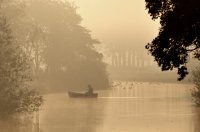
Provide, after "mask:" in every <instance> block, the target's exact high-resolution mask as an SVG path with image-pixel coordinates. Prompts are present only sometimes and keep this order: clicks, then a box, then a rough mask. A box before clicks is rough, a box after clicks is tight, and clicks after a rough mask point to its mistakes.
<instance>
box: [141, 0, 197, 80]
mask: <svg viewBox="0 0 200 132" xmlns="http://www.w3.org/2000/svg"><path fill="white" fill-rule="evenodd" d="M145 1H146V8H147V9H148V11H149V14H150V15H151V16H152V18H153V19H158V18H159V19H160V24H161V28H160V29H159V34H158V36H157V37H156V38H155V39H154V40H153V41H152V42H151V43H149V44H147V45H146V48H147V49H148V50H149V52H150V53H151V54H152V56H154V57H155V61H157V63H158V65H159V66H160V67H161V69H162V70H163V71H166V70H173V69H174V68H177V69H178V74H179V78H178V80H182V79H183V78H184V77H185V76H186V75H187V74H188V71H187V66H186V63H187V62H188V61H189V54H190V53H191V52H192V53H193V54H194V56H195V58H197V59H199V60H200V52H199V48H200V7H199V5H200V1H199V0H192V1H190V0H145Z"/></svg>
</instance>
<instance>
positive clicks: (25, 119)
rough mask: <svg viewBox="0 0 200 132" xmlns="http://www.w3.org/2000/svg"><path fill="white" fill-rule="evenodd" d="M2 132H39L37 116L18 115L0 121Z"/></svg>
mask: <svg viewBox="0 0 200 132" xmlns="http://www.w3.org/2000/svg"><path fill="white" fill-rule="evenodd" d="M0 131H1V132H39V124H38V122H37V121H36V118H35V114H33V115H32V116H30V115H26V116H24V115H23V116H22V115H17V116H15V117H10V118H9V119H1V120H0Z"/></svg>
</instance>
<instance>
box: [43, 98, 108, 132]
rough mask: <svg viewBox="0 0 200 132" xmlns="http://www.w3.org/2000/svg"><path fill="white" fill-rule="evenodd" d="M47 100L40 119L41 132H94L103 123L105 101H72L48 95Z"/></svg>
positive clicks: (71, 99)
mask: <svg viewBox="0 0 200 132" xmlns="http://www.w3.org/2000/svg"><path fill="white" fill-rule="evenodd" d="M52 98H53V99H56V100H53V99H52ZM47 99H48V101H47V102H46V106H45V108H44V110H43V111H42V112H41V117H40V118H41V129H42V131H43V132H56V131H59V132H66V131H70V132H96V131H97V128H98V126H99V125H100V124H102V123H103V118H104V108H105V105H106V101H103V103H102V102H101V101H100V100H98V99H73V98H68V97H67V96H66V94H60V96H57V95H56V94H55V95H48V96H47ZM52 115H53V116H52Z"/></svg>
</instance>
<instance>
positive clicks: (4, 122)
mask: <svg viewBox="0 0 200 132" xmlns="http://www.w3.org/2000/svg"><path fill="white" fill-rule="evenodd" d="M159 28H160V23H159V20H152V18H151V17H150V15H149V14H148V11H147V10H146V9H145V1H144V0H142V1H141V0H124V1H122V0H69V1H68V0H0V55H1V56H0V62H1V64H0V132H55V131H58V132H66V131H69V132H133V131H137V132H139V131H141V132H169V131H170V132H178V131H182V132H197V131H199V130H200V128H199V126H198V124H199V122H200V121H199V120H200V119H199V108H197V107H196V106H195V105H194V101H193V100H192V99H193V98H192V96H191V90H192V89H193V88H194V85H193V84H192V83H191V82H190V81H189V79H190V75H189V76H187V78H185V79H184V80H183V81H180V82H178V81H177V78H178V75H177V69H174V70H171V71H165V72H163V71H161V68H160V67H158V65H157V63H156V62H155V61H154V58H153V57H152V56H151V54H150V53H148V51H147V49H145V46H146V45H147V43H151V41H152V40H153V39H154V38H155V37H156V36H157V35H158V32H159ZM196 65H198V62H197V61H194V59H193V58H192V56H191V58H190V63H189V64H188V67H189V72H191V71H192V70H193V69H194V68H195V67H196Z"/></svg>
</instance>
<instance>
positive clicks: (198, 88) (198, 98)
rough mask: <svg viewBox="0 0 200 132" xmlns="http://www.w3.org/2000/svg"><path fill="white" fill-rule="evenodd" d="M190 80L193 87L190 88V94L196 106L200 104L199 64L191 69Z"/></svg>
mask: <svg viewBox="0 0 200 132" xmlns="http://www.w3.org/2000/svg"><path fill="white" fill-rule="evenodd" d="M192 82H193V83H194V86H195V88H194V89H193V90H192V96H193V98H194V101H195V103H196V105H197V106H200V66H198V67H196V69H195V70H193V71H192Z"/></svg>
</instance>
